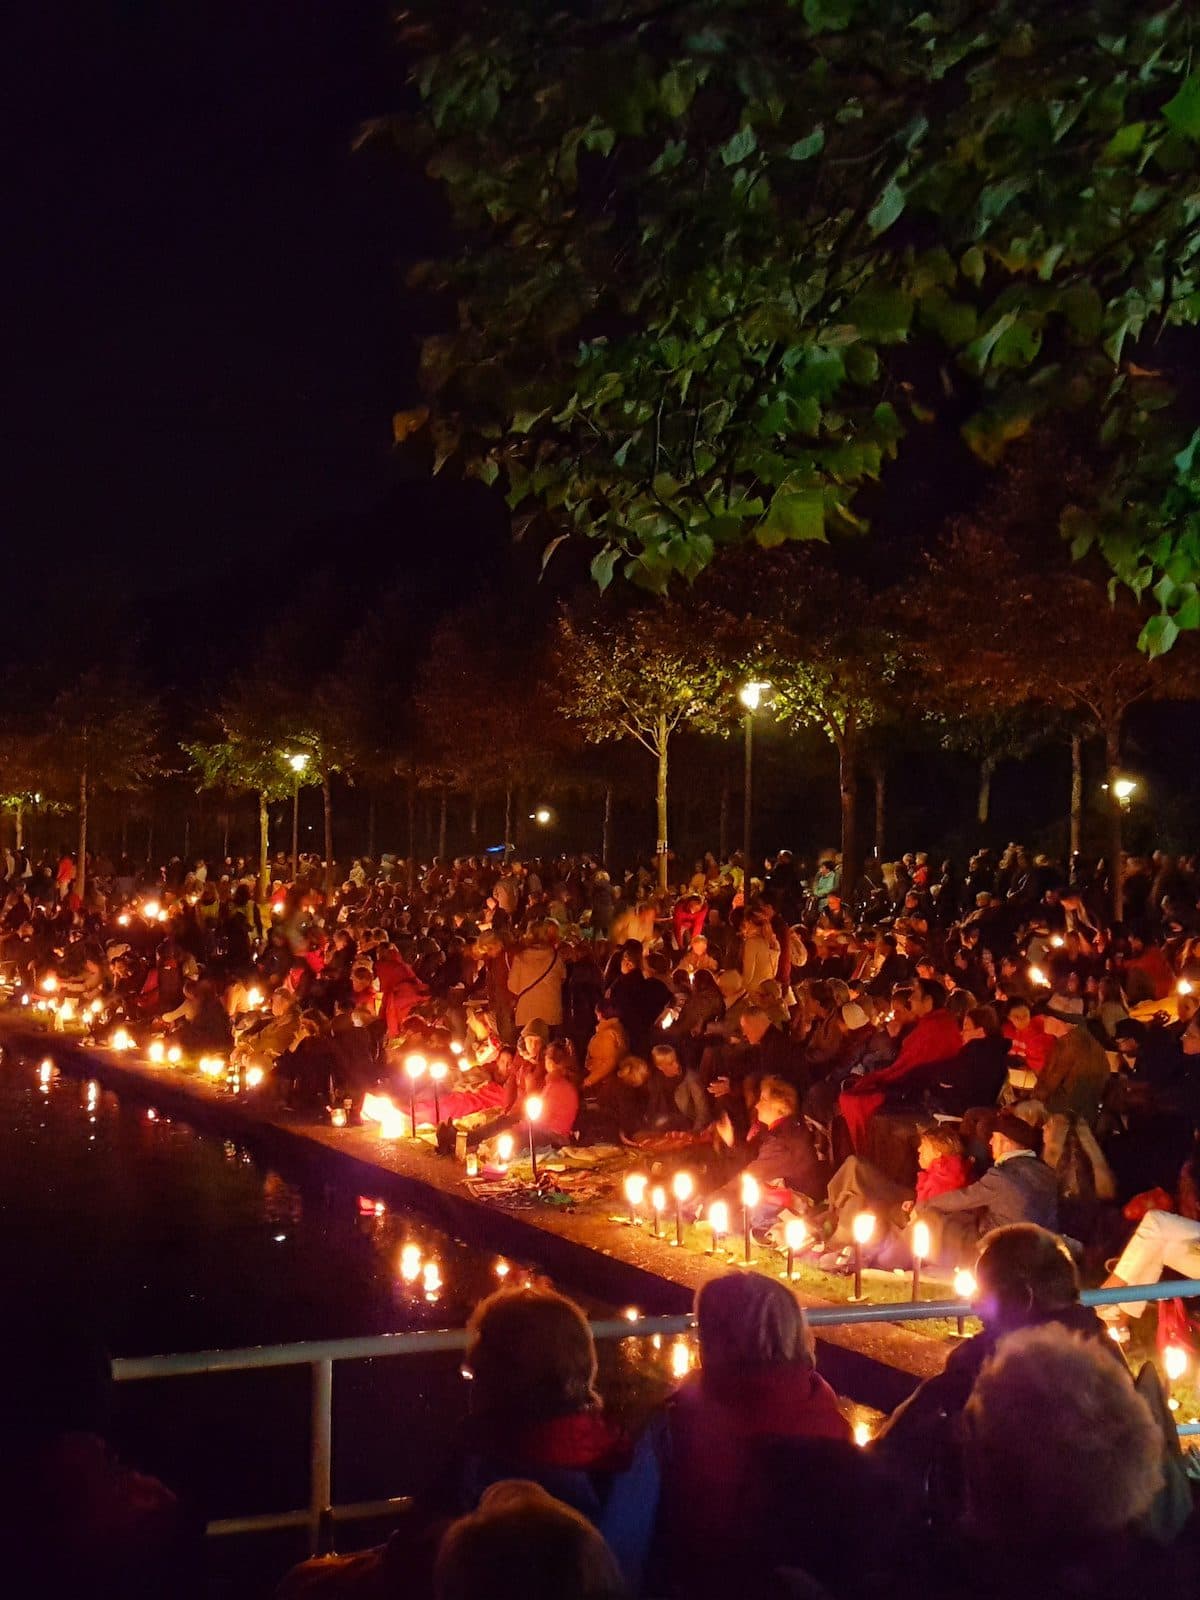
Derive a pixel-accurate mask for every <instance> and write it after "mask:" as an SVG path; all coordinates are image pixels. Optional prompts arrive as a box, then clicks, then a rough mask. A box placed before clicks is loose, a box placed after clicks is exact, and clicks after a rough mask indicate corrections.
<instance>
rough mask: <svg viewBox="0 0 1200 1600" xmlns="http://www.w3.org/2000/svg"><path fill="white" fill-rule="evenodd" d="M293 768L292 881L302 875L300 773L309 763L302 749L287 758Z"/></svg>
mask: <svg viewBox="0 0 1200 1600" xmlns="http://www.w3.org/2000/svg"><path fill="white" fill-rule="evenodd" d="M287 764H288V766H289V767H291V769H292V778H293V782H292V882H293V883H295V882H296V880H297V879H298V878H299V876H300V775H301V773H303V771H304V769H305V767H307V765H308V756H307V755H306V754H305V753H304V752H303V751H300V752H298V753H297V754H296V755H294V756H289V757H288V758H287Z"/></svg>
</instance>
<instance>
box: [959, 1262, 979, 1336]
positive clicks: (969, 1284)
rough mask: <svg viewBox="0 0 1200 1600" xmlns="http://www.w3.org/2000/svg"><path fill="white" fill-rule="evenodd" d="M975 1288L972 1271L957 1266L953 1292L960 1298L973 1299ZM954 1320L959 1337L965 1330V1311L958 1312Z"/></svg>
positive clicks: (976, 1286)
mask: <svg viewBox="0 0 1200 1600" xmlns="http://www.w3.org/2000/svg"><path fill="white" fill-rule="evenodd" d="M977 1288H978V1284H977V1283H976V1282H975V1274H974V1273H973V1272H968V1271H967V1269H966V1268H965V1267H959V1269H958V1271H957V1272H956V1273H955V1274H954V1292H955V1294H956V1295H957V1296H958V1298H959V1299H960V1300H973V1299H974V1298H975V1290H976V1289H977ZM954 1320H955V1321H956V1322H957V1324H958V1337H959V1338H960V1339H961V1338H962V1337H963V1335H964V1334H965V1333H966V1331H967V1323H966V1313H965V1312H960V1313H959V1315H958V1316H957V1317H956V1318H955V1319H954Z"/></svg>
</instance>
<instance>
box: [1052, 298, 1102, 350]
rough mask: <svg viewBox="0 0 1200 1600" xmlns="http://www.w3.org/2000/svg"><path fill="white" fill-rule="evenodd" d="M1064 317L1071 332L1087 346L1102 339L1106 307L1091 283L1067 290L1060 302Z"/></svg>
mask: <svg viewBox="0 0 1200 1600" xmlns="http://www.w3.org/2000/svg"><path fill="white" fill-rule="evenodd" d="M1059 306H1060V307H1061V309H1062V313H1063V316H1065V317H1066V319H1067V321H1068V322H1069V323H1070V325H1071V331H1072V332H1073V333H1075V334H1077V335H1078V337H1079V338H1080V339H1081V340H1083V341H1084V342H1085V343H1087V344H1092V343H1094V342H1095V341H1096V340H1097V339H1098V338H1099V337H1100V330H1101V327H1102V326H1103V323H1104V305H1103V303H1102V301H1101V299H1100V295H1099V292H1098V290H1096V289H1095V288H1093V286H1092V285H1091V284H1090V283H1079V284H1075V285H1074V287H1072V288H1070V289H1067V290H1066V291H1065V292H1064V294H1063V296H1062V299H1061V300H1060V301H1059Z"/></svg>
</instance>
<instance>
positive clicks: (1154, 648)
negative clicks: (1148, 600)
mask: <svg viewBox="0 0 1200 1600" xmlns="http://www.w3.org/2000/svg"><path fill="white" fill-rule="evenodd" d="M1178 637H1179V624H1178V623H1177V622H1176V621H1175V619H1174V618H1173V617H1164V616H1158V617H1151V618H1150V619H1149V621H1148V622H1147V623H1146V626H1145V627H1144V628H1143V629H1142V631H1141V635H1140V636H1139V638H1138V649H1139V650H1144V651H1145V653H1146V654H1147V655H1148V656H1149V657H1150V659H1151V661H1153V660H1154V658H1155V657H1156V656H1162V655H1166V653H1167V651H1168V650H1169V649H1170V648H1171V646H1172V645H1173V644H1174V643H1175V641H1176V639H1178Z"/></svg>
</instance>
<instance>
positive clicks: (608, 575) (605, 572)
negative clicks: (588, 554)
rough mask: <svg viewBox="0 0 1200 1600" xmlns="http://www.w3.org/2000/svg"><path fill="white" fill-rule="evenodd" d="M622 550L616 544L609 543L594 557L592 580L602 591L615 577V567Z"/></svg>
mask: <svg viewBox="0 0 1200 1600" xmlns="http://www.w3.org/2000/svg"><path fill="white" fill-rule="evenodd" d="M620 556H621V552H620V551H619V550H618V549H617V548H616V546H615V545H611V544H610V545H607V546H606V547H605V548H604V549H603V550H601V551H600V552H599V554H598V555H595V556H593V557H592V581H593V582H594V583H595V584H596V586H597V587H598V588H599V590H600V591H601V593H603V592H604V590H605V589H607V588H608V586H609V584H610V583H611V582H612V579H613V569H614V568H615V566H616V564H617V562H618V560H619V559H620Z"/></svg>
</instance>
